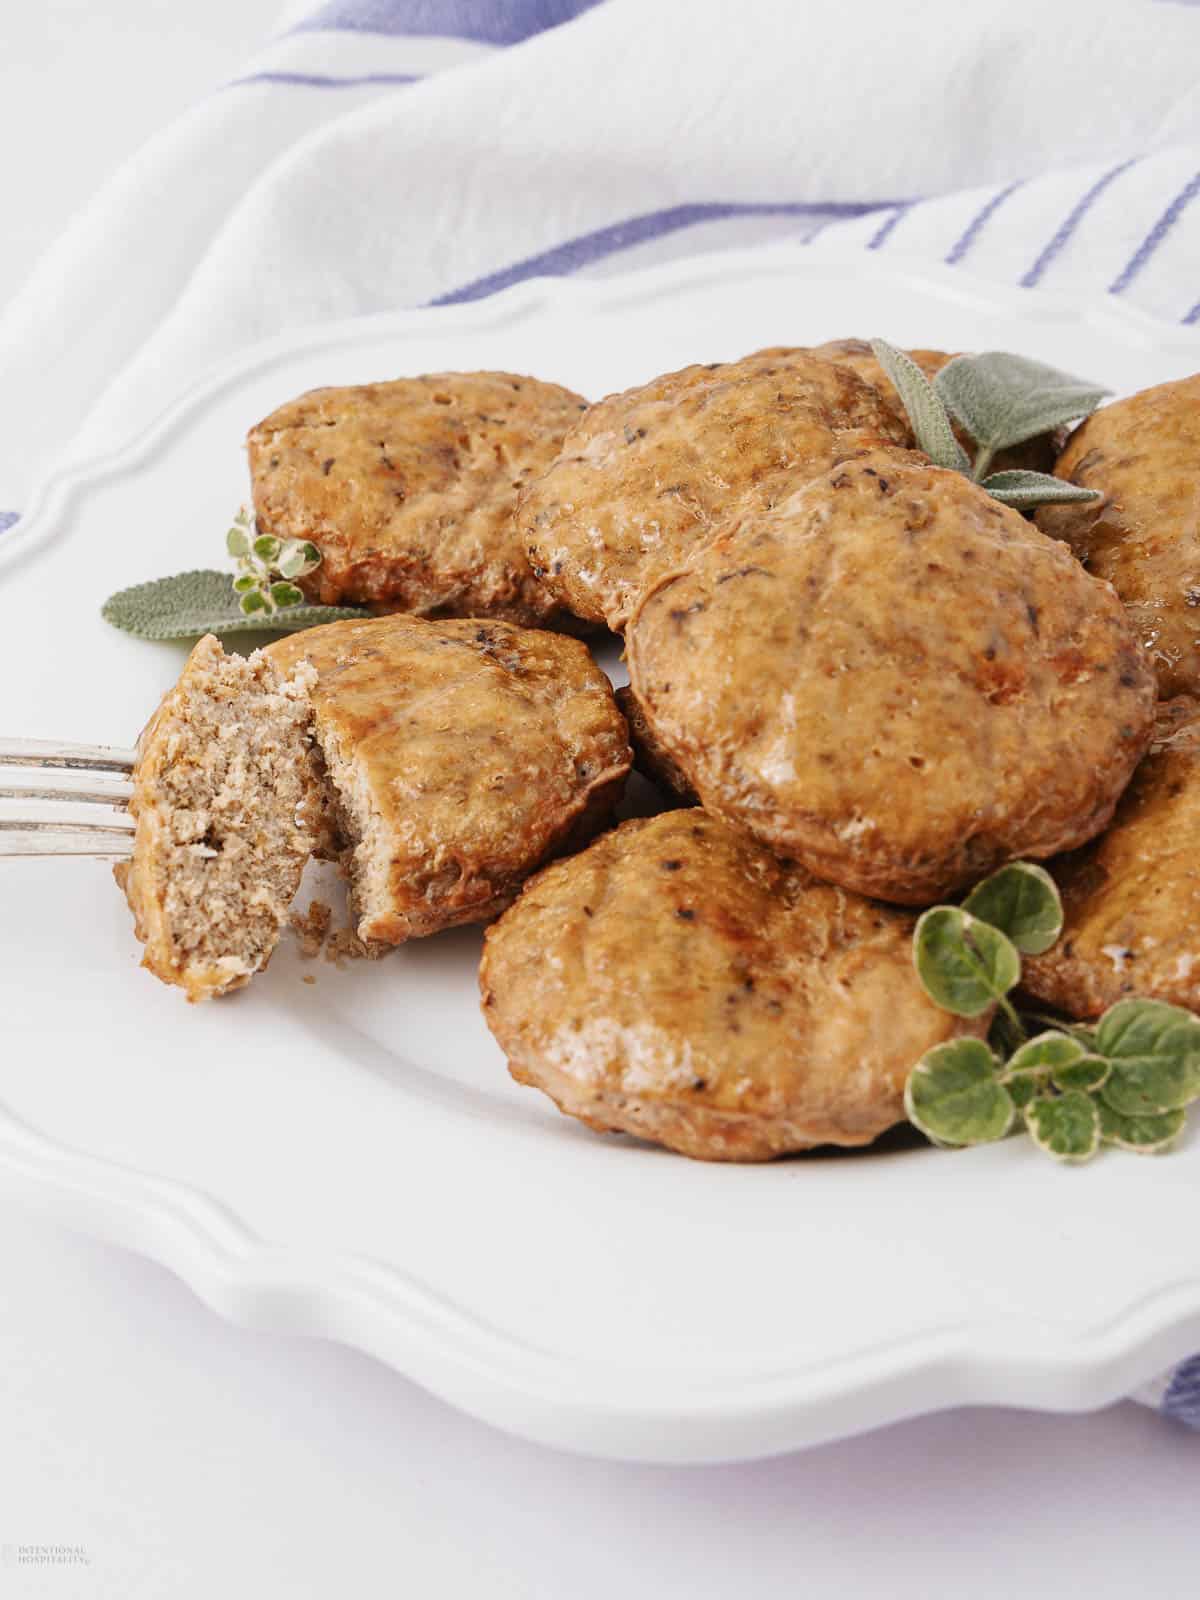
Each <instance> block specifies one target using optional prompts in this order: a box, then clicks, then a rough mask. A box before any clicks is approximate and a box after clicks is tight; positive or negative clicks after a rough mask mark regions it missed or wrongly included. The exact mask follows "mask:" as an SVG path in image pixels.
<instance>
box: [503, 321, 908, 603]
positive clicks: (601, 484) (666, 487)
mask: <svg viewBox="0 0 1200 1600" xmlns="http://www.w3.org/2000/svg"><path fill="white" fill-rule="evenodd" d="M910 437H911V436H910V434H909V432H908V428H907V425H906V424H901V423H900V422H899V421H898V419H897V417H896V414H895V410H894V407H893V406H891V405H889V404H888V403H887V402H886V401H885V400H884V398H883V396H882V395H881V394H880V393H879V391H878V390H877V389H875V388H873V387H872V386H871V385H870V384H868V383H864V382H863V381H862V380H861V379H860V378H857V377H856V376H855V375H854V373H852V372H850V371H849V370H848V369H847V368H845V367H840V366H837V365H835V364H834V363H833V362H830V361H822V360H820V359H819V358H818V357H816V356H813V355H811V354H809V353H808V352H807V351H804V350H783V349H780V350H764V351H760V352H759V353H758V354H757V355H752V356H747V357H745V359H744V360H741V361H734V362H728V363H724V364H722V363H719V362H718V363H716V364H714V365H712V366H707V367H701V366H698V367H685V368H684V369H683V370H682V371H681V372H671V373H668V374H667V375H666V376H665V377H661V378H655V379H654V380H653V382H651V383H647V384H643V385H642V386H641V387H640V388H636V389H627V390H626V391H625V392H624V393H623V394H616V395H610V396H609V397H608V399H606V400H601V401H600V402H599V404H597V405H594V406H592V407H591V408H590V410H589V411H588V412H587V413H586V414H585V415H584V416H582V417H581V418H579V419H578V420H577V422H576V423H575V426H574V427H573V428H572V429H571V431H570V432H569V433H568V434H567V436H566V438H565V439H564V440H563V443H562V449H561V451H560V452H559V455H558V457H557V459H556V460H555V461H554V463H553V465H552V466H550V467H549V469H548V470H547V471H546V472H545V473H544V474H543V475H542V476H541V477H540V478H538V479H536V480H534V481H533V482H532V483H531V484H530V486H529V488H528V489H527V490H526V491H525V493H524V494H523V495H522V497H521V503H520V506H519V509H518V512H517V523H518V526H519V527H520V530H521V535H522V538H523V539H524V541H525V544H526V547H527V549H528V552H529V558H530V561H531V562H532V563H533V566H534V568H535V570H536V571H537V572H538V574H539V575H540V576H542V578H543V579H544V581H545V583H546V585H547V586H548V587H549V588H550V589H551V590H552V591H553V592H554V593H555V594H556V595H558V597H559V599H560V600H561V602H562V603H563V604H564V605H565V606H567V607H569V608H570V609H571V610H572V611H573V612H574V613H575V614H576V615H577V616H579V617H585V618H588V619H590V620H592V621H595V622H605V623H607V624H608V626H609V627H610V628H615V629H617V630H618V631H619V630H620V629H622V628H623V627H624V626H625V623H626V621H627V619H628V617H629V614H630V612H631V611H632V610H633V607H634V605H635V604H636V602H637V599H638V597H639V595H640V594H641V593H642V592H643V590H645V589H646V588H648V587H649V586H650V585H651V584H652V583H654V582H656V581H657V580H658V579H659V578H660V577H662V576H663V574H664V573H667V572H670V571H672V570H673V569H674V568H675V567H677V566H678V565H679V563H680V562H681V561H682V560H684V559H685V558H686V557H687V556H688V555H689V554H690V553H691V552H692V551H693V550H694V549H695V548H696V547H697V546H699V545H702V544H704V543H705V542H706V541H707V540H708V539H710V538H711V537H712V536H713V534H714V533H716V532H717V531H718V530H719V529H720V528H721V526H722V525H723V524H724V522H725V521H726V520H727V519H728V517H729V516H730V515H731V513H733V512H734V511H736V510H738V509H739V508H740V507H742V506H743V505H757V506H769V505H771V504H773V503H774V502H775V501H776V500H778V499H780V498H782V497H784V496H786V495H787V494H788V493H790V492H791V491H792V490H793V489H795V488H797V487H798V486H799V485H800V484H801V483H804V482H806V481H807V480H808V479H809V478H812V477H815V476H816V475H817V474H818V473H819V472H823V471H825V469H826V468H828V467H831V466H832V465H833V464H834V463H835V462H837V461H843V460H845V459H846V458H847V457H848V456H851V455H853V454H854V453H855V452H856V451H859V450H862V449H863V448H865V447H866V446H868V445H877V444H879V443H880V442H895V443H906V442H908V441H909V440H910Z"/></svg>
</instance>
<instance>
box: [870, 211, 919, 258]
mask: <svg viewBox="0 0 1200 1600" xmlns="http://www.w3.org/2000/svg"><path fill="white" fill-rule="evenodd" d="M913 205H914V202H913V201H912V200H906V201H905V202H904V204H903V205H901V206H897V207H896V209H895V210H894V211H893V212H892V214H891V216H890V217H889V218H888V219H887V221H886V222H885V223H884V225H883V227H882V228H877V229H876V231H875V232H874V233H873V234H872V235H871V237H870V238H869V239H868V240H867V249H868V250H878V249H879V247H880V245H881V244H883V243H884V241H885V240H886V239H888V238H889V237H890V235H891V232H892V229H893V228H894V227H895V226H896V224H897V223H898V222H902V221H903V220H904V218H905V217H906V216H907V215H908V213H909V212H910V211H911V210H912V208H913Z"/></svg>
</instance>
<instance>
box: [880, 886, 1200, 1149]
mask: <svg viewBox="0 0 1200 1600" xmlns="http://www.w3.org/2000/svg"><path fill="white" fill-rule="evenodd" d="M1062 927H1063V910H1062V902H1061V899H1060V898H1059V894H1058V889H1057V887H1056V886H1055V883H1054V880H1053V878H1052V877H1051V876H1050V874H1049V873H1048V872H1047V871H1046V870H1045V869H1044V868H1043V867H1039V866H1036V865H1034V864H1033V863H1031V862H1027V861H1016V862H1012V863H1011V864H1010V865H1009V866H1006V867H1002V868H1001V869H1000V870H999V872H994V873H993V874H992V875H991V877H990V878H985V879H984V880H983V882H982V883H980V884H978V885H977V886H976V887H975V888H974V889H973V890H972V891H971V893H970V894H969V895H968V896H967V898H966V900H965V901H964V902H963V904H962V905H961V906H934V907H933V908H932V909H931V910H929V911H926V912H925V913H924V914H923V915H922V916H921V917H920V918H919V920H918V922H917V926H916V929H915V931H914V934H913V962H914V965H915V966H916V970H917V976H918V978H919V980H920V982H921V985H922V987H923V988H924V990H925V992H926V993H927V994H928V995H929V997H930V999H931V1000H933V1001H934V1003H935V1004H937V1005H939V1006H940V1007H941V1008H942V1009H943V1010H944V1011H949V1012H952V1013H953V1014H954V1015H956V1016H960V1017H980V1016H982V1015H983V1014H984V1013H985V1012H986V1011H987V1010H988V1008H989V1006H995V1007H996V1008H997V1014H996V1017H995V1019H994V1021H993V1023H992V1026H991V1028H990V1030H989V1033H988V1037H987V1040H986V1041H984V1040H982V1039H971V1038H967V1039H953V1040H951V1041H949V1042H948V1043H946V1044H940V1045H936V1046H934V1048H933V1049H932V1050H928V1051H926V1053H925V1055H924V1056H922V1058H921V1060H920V1061H919V1062H918V1063H917V1065H916V1066H915V1067H914V1068H913V1070H912V1072H911V1074H910V1075H909V1079H908V1083H907V1086H906V1088H905V1096H904V1105H905V1110H906V1112H907V1114H908V1118H909V1121H910V1122H912V1123H913V1124H914V1126H916V1127H917V1128H919V1129H920V1130H921V1132H922V1133H924V1134H925V1135H926V1137H927V1138H928V1139H930V1140H931V1141H932V1142H933V1143H934V1144H938V1145H945V1146H952V1147H959V1148H961V1147H964V1146H967V1145H976V1144H986V1143H990V1142H991V1141H992V1140H995V1139H1002V1138H1003V1137H1004V1136H1005V1134H1007V1133H1008V1132H1009V1131H1010V1129H1011V1128H1012V1127H1013V1126H1014V1125H1016V1124H1017V1122H1018V1121H1020V1122H1021V1123H1022V1124H1023V1125H1024V1127H1025V1130H1026V1132H1027V1133H1028V1134H1029V1136H1030V1138H1031V1139H1032V1140H1033V1142H1034V1144H1036V1145H1037V1146H1038V1148H1039V1149H1041V1150H1044V1151H1045V1152H1046V1154H1047V1155H1050V1156H1053V1157H1054V1159H1055V1160H1058V1161H1065V1162H1081V1161H1088V1160H1090V1159H1091V1157H1092V1156H1094V1155H1095V1154H1096V1152H1097V1150H1099V1149H1100V1147H1101V1145H1104V1144H1109V1145H1114V1146H1116V1147H1117V1148H1119V1149H1123V1150H1132V1151H1135V1152H1137V1153H1139V1154H1143V1155H1149V1154H1155V1153H1157V1152H1158V1151H1161V1150H1165V1149H1167V1148H1169V1146H1170V1145H1171V1144H1172V1143H1173V1142H1174V1140H1175V1139H1177V1138H1178V1137H1179V1134H1180V1133H1181V1132H1182V1131H1183V1127H1184V1123H1185V1120H1186V1114H1187V1107H1188V1106H1189V1105H1190V1104H1191V1103H1192V1102H1193V1101H1194V1100H1198V1099H1200V1017H1197V1016H1195V1015H1194V1014H1193V1013H1192V1012H1190V1011H1184V1010H1183V1009H1181V1008H1180V1007H1179V1006H1172V1005H1167V1004H1166V1003H1165V1002H1164V1001H1161V1000H1142V999H1137V998H1131V999H1128V1000H1120V1001H1118V1002H1117V1003H1116V1005H1113V1006H1110V1007H1109V1009H1108V1010H1107V1011H1106V1012H1105V1013H1104V1015H1103V1016H1102V1017H1101V1018H1100V1019H1099V1021H1098V1022H1096V1023H1095V1024H1083V1023H1071V1022H1063V1021H1058V1020H1056V1019H1055V1018H1053V1017H1042V1016H1039V1015H1037V1014H1036V1013H1026V1014H1025V1015H1024V1016H1023V1015H1022V1014H1021V1013H1019V1012H1018V1011H1017V1009H1016V1007H1015V1006H1014V1005H1013V1004H1012V1002H1011V1001H1010V1000H1009V998H1008V996H1009V994H1010V993H1011V992H1012V991H1013V990H1014V989H1015V988H1016V986H1017V984H1018V982H1019V981H1020V975H1021V953H1022V952H1025V953H1026V954H1041V953H1042V952H1043V951H1045V950H1048V949H1050V947H1051V946H1052V945H1053V944H1054V942H1055V941H1056V940H1057V939H1058V937H1059V935H1060V934H1061V932H1062ZM1030 1022H1034V1023H1041V1024H1045V1025H1046V1026H1043V1027H1042V1030H1041V1031H1040V1032H1038V1033H1035V1034H1034V1035H1033V1036H1032V1037H1030V1034H1029V1028H1028V1024H1029V1023H1030Z"/></svg>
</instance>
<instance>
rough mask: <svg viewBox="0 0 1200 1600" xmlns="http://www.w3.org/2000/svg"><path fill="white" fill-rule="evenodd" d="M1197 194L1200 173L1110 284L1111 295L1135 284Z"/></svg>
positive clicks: (1198, 192)
mask: <svg viewBox="0 0 1200 1600" xmlns="http://www.w3.org/2000/svg"><path fill="white" fill-rule="evenodd" d="M1197 194H1200V172H1197V173H1195V174H1194V175H1193V176H1192V177H1191V178H1190V179H1189V180H1188V182H1187V184H1185V186H1184V187H1183V188H1182V189H1181V190H1180V191H1179V193H1178V194H1177V195H1176V196H1175V198H1174V200H1172V201H1171V204H1170V205H1169V206H1168V207H1167V209H1166V210H1165V211H1164V212H1163V214H1162V216H1161V217H1159V219H1158V221H1157V222H1156V223H1155V224H1154V226H1153V227H1152V228H1151V230H1150V232H1149V233H1148V234H1147V235H1146V237H1145V238H1144V239H1143V240H1142V242H1141V244H1140V245H1138V247H1137V249H1136V250H1135V251H1134V252H1133V254H1132V255H1131V256H1130V258H1129V260H1128V261H1127V262H1126V263H1125V265H1124V266H1123V267H1122V268H1121V270H1120V272H1119V273H1118V274H1117V276H1116V277H1115V278H1114V279H1113V281H1112V282H1111V283H1110V284H1109V286H1108V292H1109V294H1124V292H1125V290H1126V289H1128V287H1129V285H1130V284H1131V283H1132V282H1133V280H1134V279H1135V278H1136V277H1137V275H1138V273H1139V272H1140V271H1141V270H1142V268H1143V267H1144V266H1145V265H1146V263H1147V261H1149V259H1150V257H1151V256H1152V255H1153V254H1154V252H1155V251H1156V250H1157V249H1158V247H1159V245H1160V244H1161V243H1162V242H1163V240H1164V239H1165V238H1166V236H1167V234H1168V233H1170V231H1171V229H1172V228H1173V227H1174V226H1175V224H1176V223H1177V222H1178V221H1179V218H1180V217H1181V216H1182V214H1183V213H1184V211H1186V210H1187V208H1188V206H1189V205H1190V204H1191V202H1192V201H1193V200H1194V199H1195V198H1196V195H1197Z"/></svg>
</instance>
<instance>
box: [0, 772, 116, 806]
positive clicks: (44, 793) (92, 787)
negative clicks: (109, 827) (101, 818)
mask: <svg viewBox="0 0 1200 1600" xmlns="http://www.w3.org/2000/svg"><path fill="white" fill-rule="evenodd" d="M132 794H133V785H132V783H130V781H129V779H128V778H114V779H112V780H110V781H107V782H106V781H105V780H104V779H103V778H101V779H99V780H98V781H96V782H94V783H92V784H89V785H88V787H87V788H83V787H81V786H80V785H78V784H72V783H71V782H69V781H68V782H66V783H55V782H53V781H51V780H48V779H43V780H42V782H41V783H27V782H20V781H18V782H14V783H8V782H6V781H5V780H4V778H2V777H0V802H3V801H5V800H60V801H63V802H64V803H66V804H70V805H97V806H112V807H113V809H114V810H117V811H123V810H124V809H125V807H126V806H127V805H128V804H129V800H130V796H131V795H132Z"/></svg>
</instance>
